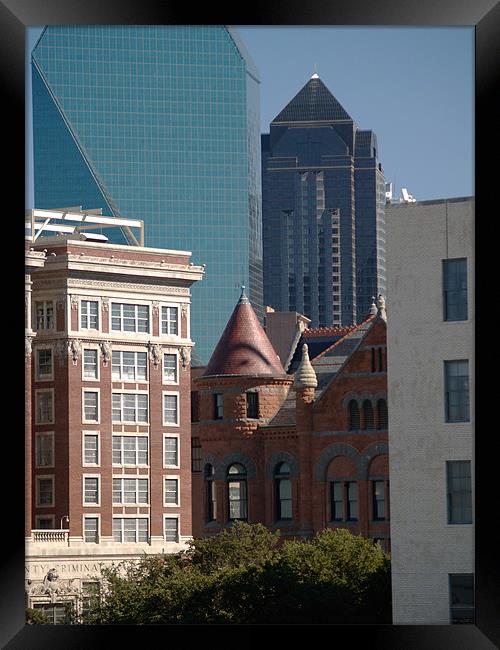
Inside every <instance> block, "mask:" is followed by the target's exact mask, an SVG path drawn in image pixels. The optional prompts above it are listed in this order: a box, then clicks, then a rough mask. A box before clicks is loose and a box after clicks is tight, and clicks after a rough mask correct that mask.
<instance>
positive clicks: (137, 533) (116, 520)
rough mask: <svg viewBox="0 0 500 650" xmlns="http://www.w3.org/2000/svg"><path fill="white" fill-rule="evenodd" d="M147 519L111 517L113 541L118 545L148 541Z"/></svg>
mask: <svg viewBox="0 0 500 650" xmlns="http://www.w3.org/2000/svg"><path fill="white" fill-rule="evenodd" d="M148 523H149V519H148V518H147V517H138V518H133V517H113V539H114V541H115V542H120V543H128V542H129V543H137V542H147V541H148Z"/></svg>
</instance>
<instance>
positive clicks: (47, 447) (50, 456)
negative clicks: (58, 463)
mask: <svg viewBox="0 0 500 650" xmlns="http://www.w3.org/2000/svg"><path fill="white" fill-rule="evenodd" d="M35 441H36V442H35V445H36V455H35V458H36V463H35V464H36V467H52V466H53V465H54V434H53V433H52V432H51V433H35Z"/></svg>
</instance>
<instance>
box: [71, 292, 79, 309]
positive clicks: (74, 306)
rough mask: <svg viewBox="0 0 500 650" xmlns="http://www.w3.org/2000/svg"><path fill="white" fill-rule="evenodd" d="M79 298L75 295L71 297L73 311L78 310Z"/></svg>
mask: <svg viewBox="0 0 500 650" xmlns="http://www.w3.org/2000/svg"><path fill="white" fill-rule="evenodd" d="M78 302H79V301H78V296H75V295H74V294H73V295H72V296H71V309H76V308H77V307H78Z"/></svg>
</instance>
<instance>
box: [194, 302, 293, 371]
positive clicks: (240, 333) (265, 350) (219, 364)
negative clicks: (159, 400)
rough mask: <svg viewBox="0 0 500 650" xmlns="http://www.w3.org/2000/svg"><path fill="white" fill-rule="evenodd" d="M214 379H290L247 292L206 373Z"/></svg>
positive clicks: (228, 325) (235, 311)
mask: <svg viewBox="0 0 500 650" xmlns="http://www.w3.org/2000/svg"><path fill="white" fill-rule="evenodd" d="M211 375H268V376H271V377H276V376H278V377H279V376H286V373H285V371H284V369H283V366H282V365H281V361H280V360H279V357H278V355H277V354H276V351H275V349H274V348H273V346H272V344H271V341H270V340H269V339H268V338H267V335H266V333H265V332H264V329H263V328H262V325H261V324H260V323H259V320H258V318H257V316H256V314H255V312H254V310H253V308H252V305H251V304H250V303H249V301H248V298H247V297H246V296H245V294H244V292H243V293H242V296H241V298H240V300H239V302H238V304H237V305H236V307H235V308H234V311H233V313H232V315H231V318H230V319H229V321H228V323H227V325H226V328H225V330H224V332H223V333H222V336H221V338H220V340H219V342H218V344H217V347H216V348H215V350H214V352H213V354H212V357H211V359H210V361H209V362H208V366H207V368H206V370H205V372H204V373H203V376H204V377H208V376H211Z"/></svg>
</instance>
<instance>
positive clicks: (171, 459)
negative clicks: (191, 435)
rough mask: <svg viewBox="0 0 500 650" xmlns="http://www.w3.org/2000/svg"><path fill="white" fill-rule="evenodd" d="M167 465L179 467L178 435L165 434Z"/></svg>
mask: <svg viewBox="0 0 500 650" xmlns="http://www.w3.org/2000/svg"><path fill="white" fill-rule="evenodd" d="M164 441H165V449H164V452H165V455H164V462H165V465H166V466H168V465H172V466H174V467H177V466H178V465H179V438H178V437H177V436H165V438H164Z"/></svg>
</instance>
